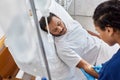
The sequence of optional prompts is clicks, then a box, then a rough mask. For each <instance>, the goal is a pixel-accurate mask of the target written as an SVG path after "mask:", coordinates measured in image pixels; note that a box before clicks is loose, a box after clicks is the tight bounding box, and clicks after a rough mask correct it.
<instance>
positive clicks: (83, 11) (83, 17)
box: [68, 0, 105, 32]
mask: <svg viewBox="0 0 120 80" xmlns="http://www.w3.org/2000/svg"><path fill="white" fill-rule="evenodd" d="M103 1H105V0H73V1H72V4H71V6H70V8H69V10H68V12H69V13H70V15H71V16H72V17H73V18H74V19H76V20H77V21H79V22H80V23H81V25H82V26H83V27H84V28H85V29H88V30H91V31H93V32H96V31H95V29H94V25H93V20H92V15H93V12H94V9H95V8H96V6H97V5H98V4H100V3H101V2H103Z"/></svg>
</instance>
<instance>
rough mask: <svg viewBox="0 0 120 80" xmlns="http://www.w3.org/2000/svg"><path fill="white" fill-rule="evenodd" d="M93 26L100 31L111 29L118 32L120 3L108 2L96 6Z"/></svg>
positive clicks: (115, 1) (110, 0)
mask: <svg viewBox="0 0 120 80" xmlns="http://www.w3.org/2000/svg"><path fill="white" fill-rule="evenodd" d="M93 20H94V24H95V25H98V26H99V27H100V29H102V30H105V27H107V26H109V27H112V28H113V29H114V30H120V1H119V0H109V1H105V2H103V3H101V4H100V5H98V6H97V8H96V9H95V11H94V14H93Z"/></svg>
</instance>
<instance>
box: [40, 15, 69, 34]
mask: <svg viewBox="0 0 120 80" xmlns="http://www.w3.org/2000/svg"><path fill="white" fill-rule="evenodd" d="M47 21H48V25H49V30H50V33H51V34H52V35H53V36H61V35H63V34H65V33H66V31H67V28H66V26H65V24H64V23H63V21H62V20H61V19H60V18H59V17H57V16H56V15H55V14H53V13H50V15H49V16H48V17H47ZM39 24H40V27H41V29H42V30H44V31H46V32H47V26H46V23H45V17H42V18H41V19H40V21H39Z"/></svg>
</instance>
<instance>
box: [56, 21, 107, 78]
mask: <svg viewBox="0 0 120 80" xmlns="http://www.w3.org/2000/svg"><path fill="white" fill-rule="evenodd" d="M67 29H68V30H67V33H66V34H65V35H63V36H60V37H55V44H56V49H57V54H58V56H59V58H60V59H61V61H62V62H63V63H62V65H63V64H64V65H63V66H62V67H60V68H59V72H57V73H56V74H58V76H57V80H86V78H85V77H84V76H83V74H82V73H81V71H80V69H79V68H77V67H76V65H77V64H78V63H79V61H80V60H81V58H84V59H85V60H86V61H88V62H89V63H90V64H93V65H94V64H96V61H97V57H98V55H99V54H100V53H103V54H104V53H106V54H107V51H106V52H105V50H103V49H101V47H102V46H103V45H106V44H105V43H103V42H102V41H101V40H100V39H98V38H96V37H93V36H91V35H90V34H88V32H87V31H86V30H85V29H83V28H82V27H81V25H80V24H79V23H78V22H77V21H73V22H72V24H71V25H70V26H69V27H68V26H67ZM99 52H100V53H99ZM107 58H108V56H107Z"/></svg>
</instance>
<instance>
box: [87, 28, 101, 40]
mask: <svg viewBox="0 0 120 80" xmlns="http://www.w3.org/2000/svg"><path fill="white" fill-rule="evenodd" d="M87 32H88V33H89V34H90V35H92V36H96V37H98V38H100V36H99V35H98V34H96V33H94V32H92V31H89V30H87Z"/></svg>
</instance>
